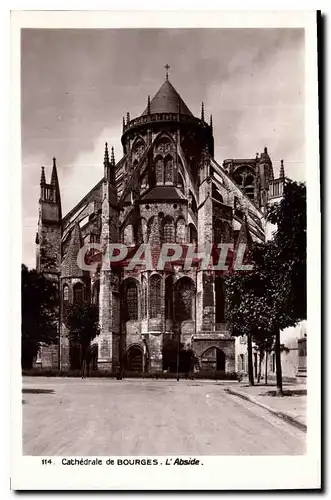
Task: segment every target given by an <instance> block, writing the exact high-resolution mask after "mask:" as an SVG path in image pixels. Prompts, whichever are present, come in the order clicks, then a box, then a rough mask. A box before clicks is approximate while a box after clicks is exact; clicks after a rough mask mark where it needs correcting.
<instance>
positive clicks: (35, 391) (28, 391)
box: [22, 388, 55, 394]
mask: <svg viewBox="0 0 331 500" xmlns="http://www.w3.org/2000/svg"><path fill="white" fill-rule="evenodd" d="M54 392H55V391H53V389H27V388H23V389H22V393H23V394H54Z"/></svg>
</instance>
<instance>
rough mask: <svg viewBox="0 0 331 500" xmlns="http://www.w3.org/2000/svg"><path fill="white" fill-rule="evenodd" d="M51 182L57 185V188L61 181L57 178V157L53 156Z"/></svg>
mask: <svg viewBox="0 0 331 500" xmlns="http://www.w3.org/2000/svg"><path fill="white" fill-rule="evenodd" d="M51 184H53V186H55V187H56V188H57V187H58V185H59V181H58V178H57V169H56V158H55V156H53V169H52V177H51Z"/></svg>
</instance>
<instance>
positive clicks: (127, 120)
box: [126, 112, 130, 124]
mask: <svg viewBox="0 0 331 500" xmlns="http://www.w3.org/2000/svg"><path fill="white" fill-rule="evenodd" d="M129 121H130V113H129V112H127V114H126V124H128V123H129Z"/></svg>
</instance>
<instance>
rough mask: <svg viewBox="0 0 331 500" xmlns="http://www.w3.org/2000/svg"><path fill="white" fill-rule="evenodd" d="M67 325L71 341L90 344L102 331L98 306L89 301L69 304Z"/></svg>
mask: <svg viewBox="0 0 331 500" xmlns="http://www.w3.org/2000/svg"><path fill="white" fill-rule="evenodd" d="M66 325H67V327H68V329H69V337H70V340H71V341H74V342H77V343H79V344H80V345H89V344H90V343H91V342H92V340H94V339H95V338H96V337H97V336H98V335H99V333H100V326H99V309H98V306H97V305H95V304H90V303H88V302H79V303H76V304H75V303H74V304H69V306H68V310H67V313H66Z"/></svg>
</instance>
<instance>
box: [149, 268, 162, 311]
mask: <svg viewBox="0 0 331 500" xmlns="http://www.w3.org/2000/svg"><path fill="white" fill-rule="evenodd" d="M149 288H150V296H149V297H150V301H149V304H150V318H157V317H158V315H159V314H160V313H161V276H159V275H158V274H154V275H153V276H151V278H150V281H149Z"/></svg>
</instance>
